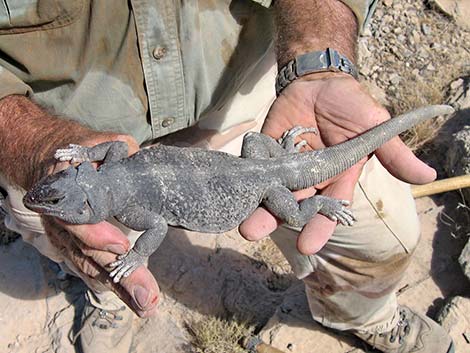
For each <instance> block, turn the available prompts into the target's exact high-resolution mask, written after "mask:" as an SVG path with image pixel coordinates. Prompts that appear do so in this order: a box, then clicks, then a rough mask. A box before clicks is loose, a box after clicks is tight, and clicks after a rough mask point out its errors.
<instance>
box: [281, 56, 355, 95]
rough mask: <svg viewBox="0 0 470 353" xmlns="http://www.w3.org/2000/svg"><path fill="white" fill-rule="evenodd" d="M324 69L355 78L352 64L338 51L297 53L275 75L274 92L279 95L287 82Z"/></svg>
mask: <svg viewBox="0 0 470 353" xmlns="http://www.w3.org/2000/svg"><path fill="white" fill-rule="evenodd" d="M325 71H333V72H345V73H347V74H350V75H352V76H353V77H354V78H357V70H356V67H355V66H354V64H353V63H352V62H351V61H350V60H349V59H348V58H347V57H345V56H344V55H341V54H340V53H338V51H336V50H334V49H331V48H327V49H326V50H324V51H312V52H310V53H306V54H302V55H299V56H297V57H296V58H295V59H294V60H291V61H289V62H288V63H287V64H286V65H285V66H283V67H282V69H281V70H280V71H279V73H278V74H277V77H276V93H277V95H279V94H280V93H281V91H282V90H283V89H284V88H286V87H287V85H288V84H289V83H291V82H292V81H294V80H296V79H298V78H299V77H302V76H305V75H308V74H312V73H314V72H325Z"/></svg>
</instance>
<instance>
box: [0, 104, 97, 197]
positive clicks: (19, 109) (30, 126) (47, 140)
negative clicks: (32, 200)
mask: <svg viewBox="0 0 470 353" xmlns="http://www.w3.org/2000/svg"><path fill="white" fill-rule="evenodd" d="M94 134H98V133H97V132H95V131H93V130H90V129H87V128H85V127H83V126H81V125H80V124H78V123H75V122H73V121H69V120H65V119H60V118H58V117H55V116H53V115H51V114H49V113H48V112H46V111H45V110H43V109H42V108H41V107H39V106H38V105H36V104H35V103H33V102H32V101H31V100H30V99H29V98H27V97H25V96H20V95H11V96H7V97H5V98H3V99H1V100H0V146H2V151H0V170H1V171H2V173H3V175H4V176H5V177H6V178H8V179H9V180H10V181H11V182H12V183H14V184H16V185H19V186H21V187H23V188H25V189H29V188H30V187H31V186H32V185H33V184H34V183H35V182H37V181H38V180H39V179H41V178H42V177H43V176H45V175H47V173H48V170H49V169H50V167H51V166H53V165H54V163H55V160H54V153H55V150H56V149H57V148H59V147H64V146H66V145H67V144H68V143H79V142H80V141H81V140H82V139H83V138H86V137H87V136H93V135H94Z"/></svg>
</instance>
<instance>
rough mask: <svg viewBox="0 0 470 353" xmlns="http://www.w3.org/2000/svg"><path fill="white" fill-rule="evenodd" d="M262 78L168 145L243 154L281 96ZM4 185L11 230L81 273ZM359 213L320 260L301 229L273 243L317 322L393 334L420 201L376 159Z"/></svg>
mask: <svg viewBox="0 0 470 353" xmlns="http://www.w3.org/2000/svg"><path fill="white" fill-rule="evenodd" d="M272 61H273V60H272V58H271V59H270V60H267V63H268V64H269V62H272ZM259 72H265V74H264V75H263V76H262V77H261V78H260V77H256V82H251V83H248V86H249V89H246V90H244V89H243V87H242V89H241V90H240V91H241V92H250V94H240V95H239V97H235V99H234V102H232V104H230V105H229V106H227V107H225V108H224V109H223V111H222V112H218V113H217V115H215V116H211V117H208V119H207V120H204V121H202V122H201V123H199V124H197V125H196V126H194V127H192V128H189V129H186V130H184V131H181V132H178V133H176V134H172V135H171V136H169V137H168V138H166V139H167V140H168V141H171V142H172V143H175V144H180V145H186V146H188V145H193V146H200V147H205V148H209V149H217V150H223V151H225V152H229V153H233V154H239V153H240V147H241V142H242V137H243V135H244V133H246V132H248V131H259V130H260V128H261V126H262V123H263V121H264V118H265V116H266V114H267V112H268V109H269V107H270V105H271V103H272V102H273V100H274V97H275V96H274V91H273V89H272V87H274V85H273V84H272V83H273V80H274V76H275V69H272V64H271V67H268V66H266V67H260V69H259ZM241 115H243V117H244V118H245V120H244V121H245V123H242V124H228V125H225V126H224V124H223V122H224V121H225V122H226V120H225V116H232V117H233V116H241ZM219 121H220V124H219V123H218V122H219ZM0 185H1V186H2V187H3V188H4V189H5V190H6V191H7V192H8V197H7V200H6V208H7V211H8V216H7V218H6V225H7V227H8V228H10V229H12V230H14V231H16V232H18V233H20V234H21V235H22V236H23V239H24V240H25V241H26V242H28V243H30V244H32V245H33V246H34V247H36V248H37V249H38V250H39V251H40V252H41V253H42V254H44V255H45V256H47V257H49V258H50V259H52V260H54V261H56V262H58V263H65V264H66V265H67V266H68V267H69V268H71V269H72V270H73V269H74V266H73V265H72V264H71V263H70V262H69V261H68V260H67V259H65V258H63V257H62V256H61V255H60V253H59V252H58V251H56V249H55V248H54V247H53V246H52V245H51V244H50V242H49V241H48V238H47V236H46V235H45V234H44V229H43V227H42V225H41V222H40V217H39V215H38V214H35V213H33V212H31V211H29V210H27V209H25V207H24V206H23V204H22V202H21V200H22V196H23V193H24V192H23V191H21V190H18V189H15V188H14V187H12V186H11V185H9V184H8V183H7V182H6V181H5V180H2V179H1V178H0ZM352 210H353V212H354V214H355V216H356V217H357V219H358V222H357V223H356V224H355V225H354V226H353V227H343V226H338V227H337V228H336V231H335V233H334V235H333V237H332V238H331V239H330V240H329V242H328V243H327V244H326V246H325V247H324V248H323V249H322V250H321V251H320V252H319V253H317V254H316V255H313V256H303V255H301V254H300V253H298V252H297V250H296V245H295V244H296V237H297V235H298V232H297V231H296V230H292V229H288V228H283V227H281V228H280V229H278V230H277V231H276V232H274V233H273V234H272V235H271V237H272V239H273V240H274V241H275V243H276V244H277V245H278V247H279V248H280V249H281V251H282V252H283V253H284V255H285V256H286V258H287V259H288V261H289V263H290V264H291V266H292V268H293V270H294V272H295V274H296V275H297V276H298V277H299V278H302V279H303V280H304V282H305V286H306V293H307V297H308V301H309V305H310V310H311V313H312V315H313V317H314V319H315V320H317V321H318V322H320V323H322V324H323V325H325V326H329V327H332V328H336V329H338V330H360V331H379V332H381V331H387V330H389V329H390V328H391V327H392V326H393V325H395V323H396V320H397V319H398V318H397V317H396V315H395V313H396V309H397V302H396V296H395V290H396V286H397V284H398V282H399V280H400V278H401V277H402V275H403V274H404V271H405V269H406V268H407V265H408V263H409V260H410V256H411V254H412V252H413V250H414V248H415V247H416V244H417V241H418V237H419V224H418V220H417V216H416V211H415V205H414V201H413V199H412V196H411V193H410V188H409V186H408V185H406V184H404V183H402V182H400V181H398V180H397V179H395V178H393V177H392V176H391V175H390V174H388V172H387V171H386V170H385V169H384V168H383V167H382V166H381V165H380V163H379V162H378V160H377V159H376V158H372V159H371V160H370V161H369V162H368V163H367V164H366V166H365V168H364V171H363V173H362V175H361V177H360V180H359V183H358V184H357V186H356V189H355V193H354V199H353V203H352ZM127 233H128V235H129V236H130V237H131V238H135V237H136V236H138V233H137V232H134V231H129V230H127Z"/></svg>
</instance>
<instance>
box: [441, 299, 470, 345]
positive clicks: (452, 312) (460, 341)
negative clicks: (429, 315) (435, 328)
mask: <svg viewBox="0 0 470 353" xmlns="http://www.w3.org/2000/svg"><path fill="white" fill-rule="evenodd" d="M437 322H439V323H440V324H441V325H442V327H444V329H445V330H446V331H447V332H449V334H450V336H451V337H452V339H453V341H454V344H455V351H456V352H468V351H470V344H469V341H468V338H469V334H470V299H468V298H464V297H454V298H452V299H451V300H449V301H448V302H447V304H446V305H445V306H444V307H443V308H442V310H441V312H440V313H439V314H438V315H437Z"/></svg>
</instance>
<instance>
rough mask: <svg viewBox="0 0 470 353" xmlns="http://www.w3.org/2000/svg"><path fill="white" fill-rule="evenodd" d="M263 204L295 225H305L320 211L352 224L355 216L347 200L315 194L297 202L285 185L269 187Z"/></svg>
mask: <svg viewBox="0 0 470 353" xmlns="http://www.w3.org/2000/svg"><path fill="white" fill-rule="evenodd" d="M263 204H264V205H265V206H266V208H267V209H268V210H269V211H271V213H273V214H274V215H275V216H276V217H278V218H280V219H281V220H283V221H285V222H286V223H287V224H289V225H291V226H293V227H303V226H304V225H305V224H307V223H308V222H309V221H310V220H311V219H312V218H313V216H315V215H316V214H317V213H320V214H322V215H324V216H326V217H328V218H329V219H331V220H332V221H334V222H339V223H341V224H343V225H348V226H352V225H353V223H354V221H355V218H354V216H353V214H352V212H351V210H349V209H347V208H346V207H345V206H348V205H349V201H347V200H337V199H333V198H331V197H327V196H322V195H315V196H312V197H309V198H307V199H305V200H302V201H300V203H299V202H297V201H296V200H295V197H294V194H293V193H292V192H291V191H290V190H289V189H287V188H286V187H283V186H276V187H271V188H269V189H268V190H267V191H266V193H265V196H264V198H263Z"/></svg>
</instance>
